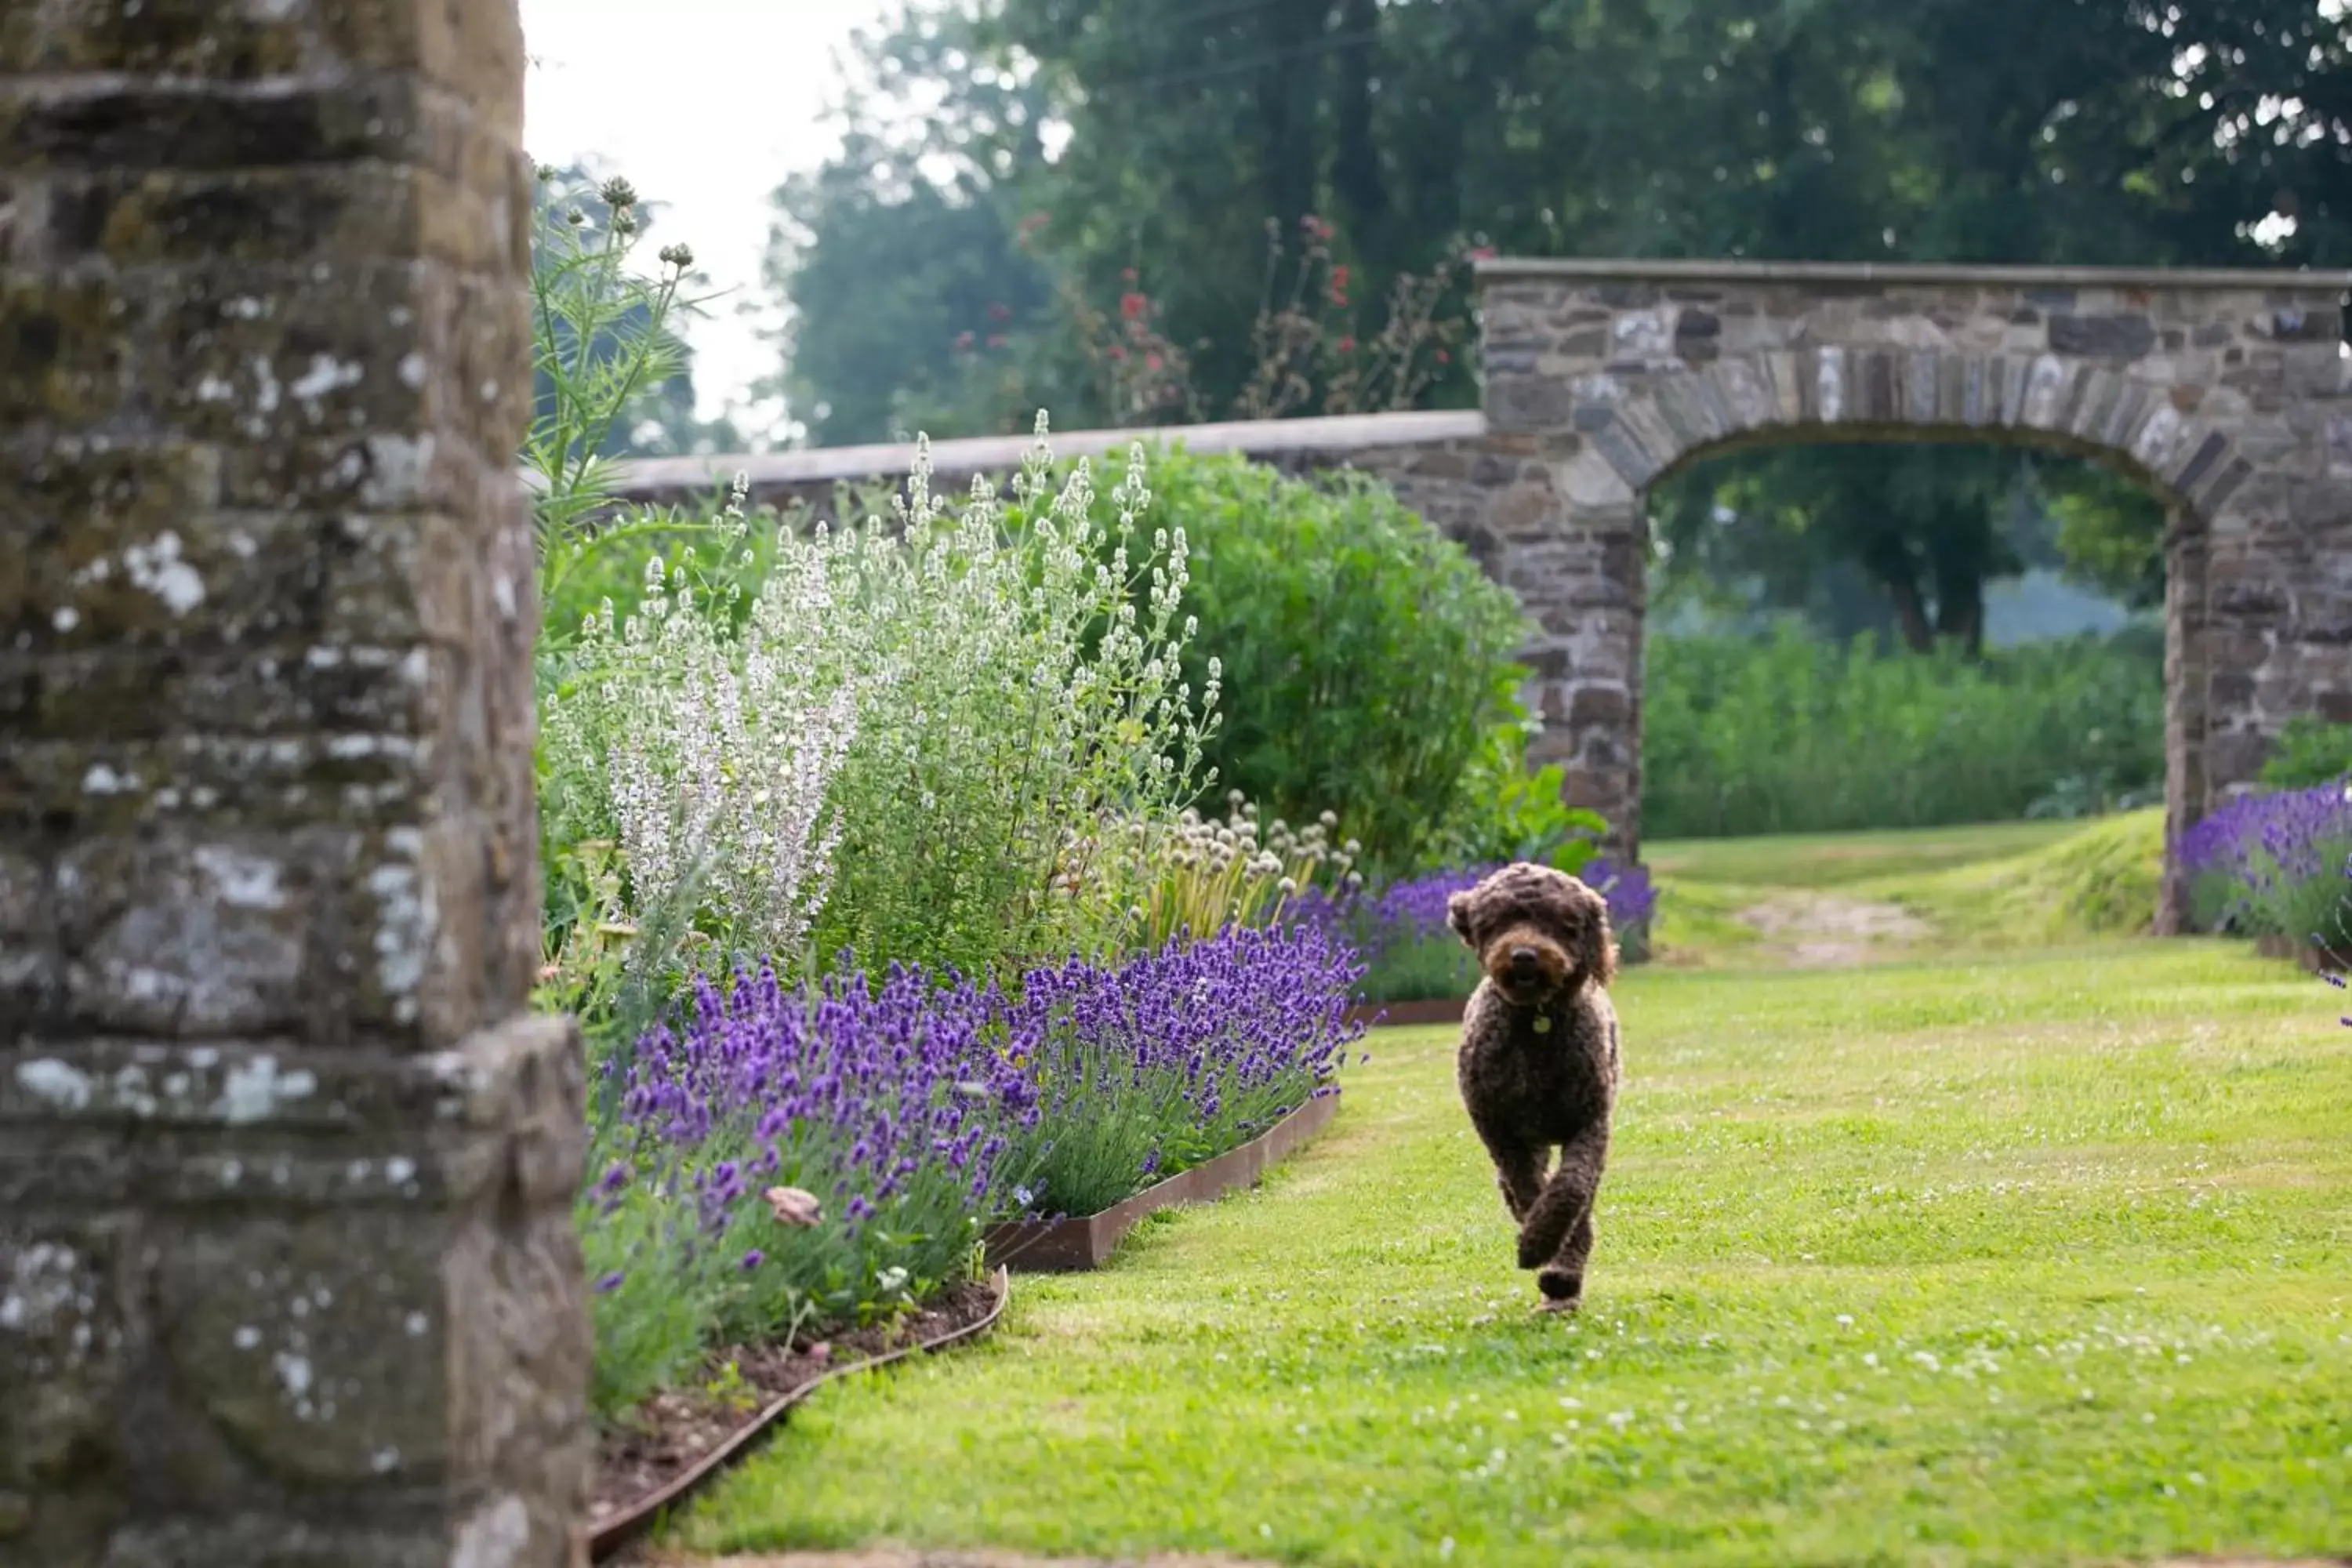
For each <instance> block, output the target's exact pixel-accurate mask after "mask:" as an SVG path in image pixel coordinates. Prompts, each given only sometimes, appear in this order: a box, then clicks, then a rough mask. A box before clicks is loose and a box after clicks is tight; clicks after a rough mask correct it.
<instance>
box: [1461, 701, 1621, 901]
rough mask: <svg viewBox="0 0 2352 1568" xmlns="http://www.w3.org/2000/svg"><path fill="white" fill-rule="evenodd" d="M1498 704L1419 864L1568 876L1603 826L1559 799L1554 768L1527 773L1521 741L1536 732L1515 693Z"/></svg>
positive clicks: (1596, 816) (1562, 780)
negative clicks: (1531, 866)
mask: <svg viewBox="0 0 2352 1568" xmlns="http://www.w3.org/2000/svg"><path fill="white" fill-rule="evenodd" d="M1501 706H1502V710H1503V713H1502V717H1501V718H1499V719H1498V720H1497V721H1496V723H1495V724H1494V725H1493V726H1492V727H1491V728H1490V729H1488V731H1486V738H1485V740H1484V742H1482V743H1481V745H1480V747H1479V749H1478V751H1477V752H1475V753H1474V754H1473V756H1472V757H1471V759H1470V763H1469V765H1468V766H1467V767H1465V769H1464V770H1463V772H1462V782H1461V784H1460V785H1459V787H1458V788H1457V789H1456V790H1455V792H1454V804H1453V806H1452V808H1451V809H1450V810H1448V812H1447V813H1446V814H1445V816H1444V817H1443V818H1442V819H1440V821H1439V823H1438V825H1437V826H1436V828H1435V830H1434V831H1433V832H1432V833H1431V835H1430V837H1429V843H1428V846H1427V860H1428V861H1429V862H1431V863H1433V864H1436V865H1441V866H1475V865H1480V864H1485V863H1490V862H1491V863H1494V864H1498V865H1499V864H1503V863H1506V862H1508V861H1512V860H1533V861H1538V862H1540V863H1541V864H1543V865H1547V866H1557V867H1558V868H1559V869H1561V870H1563V871H1570V872H1573V871H1575V870H1576V869H1577V868H1578V866H1580V865H1581V864H1582V859H1581V857H1582V856H1583V855H1586V854H1590V853H1591V847H1590V840H1591V839H1595V838H1598V837H1600V836H1601V835H1602V834H1603V833H1605V832H1607V831H1608V827H1609V825H1608V823H1607V822H1605V821H1604V820H1603V819H1602V818H1601V815H1600V813H1598V812H1595V811H1591V810H1587V809H1585V808H1583V807H1580V806H1571V805H1568V804H1567V803H1566V802H1565V801H1564V800H1563V799H1562V795H1563V794H1564V792H1565V789H1566V786H1567V782H1568V781H1567V770H1566V769H1565V768H1563V767H1562V766H1561V765H1560V764H1559V763H1546V764H1545V765H1544V766H1543V767H1541V768H1537V769H1532V770H1530V769H1529V768H1528V763H1527V743H1528V740H1529V739H1530V738H1531V737H1532V736H1534V735H1535V734H1537V733H1538V732H1539V731H1540V730H1541V728H1542V726H1541V725H1539V724H1538V723H1537V722H1536V721H1533V720H1532V719H1530V718H1529V717H1528V712H1527V710H1526V708H1525V707H1524V706H1522V705H1521V703H1520V701H1519V700H1518V698H1517V695H1516V694H1515V695H1512V696H1511V697H1509V698H1508V699H1507V700H1506V701H1505V702H1504V703H1503V704H1502V705H1501ZM1580 846H1582V847H1581V848H1580Z"/></svg>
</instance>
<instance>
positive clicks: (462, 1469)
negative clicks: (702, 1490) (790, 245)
mask: <svg viewBox="0 0 2352 1568" xmlns="http://www.w3.org/2000/svg"><path fill="white" fill-rule="evenodd" d="M522 70H523V58H522V39H521V37H520V27H519V24H518V19H517V13H516V7H515V4H514V0H147V3H146V4H144V5H130V4H124V3H123V0H43V3H42V4H39V5H25V4H14V3H12V4H9V5H6V6H5V11H0V363H5V371H0V1391H5V1392H4V1393H0V1563H6V1564H18V1563H23V1564H35V1563H37V1564H42V1565H44V1568H70V1565H78V1564H84V1563H93V1564H94V1563H105V1564H107V1565H108V1568H167V1565H169V1568H183V1565H196V1564H205V1565H209V1564H215V1563H217V1564H224V1565H226V1564H239V1565H245V1564H252V1565H256V1568H258V1565H262V1564H268V1565H270V1568H310V1565H313V1564H315V1565H317V1568H327V1565H330V1564H333V1565H336V1568H346V1565H351V1568H395V1565H397V1568H411V1565H415V1568H425V1565H428V1564H431V1565H442V1564H458V1563H465V1564H472V1565H481V1568H488V1565H490V1564H498V1565H500V1568H520V1565H523V1564H555V1563H562V1562H564V1561H565V1560H566V1559H567V1556H568V1555H569V1548H568V1544H567V1537H568V1534H569V1527H570V1525H571V1522H572V1519H573V1518H574V1516H575V1514H576V1511H577V1506H578V1502H579V1499H580V1493H581V1489H582V1487H583V1482H584V1479H585V1471H586V1464H587V1458H588V1447H587V1445H588V1436H589V1435H588V1428H587V1423H586V1417H585V1411H584V1394H585V1389H586V1380H587V1371H588V1365H587V1363H588V1354H589V1345H588V1336H587V1330H586V1317H585V1312H584V1310H583V1285H582V1280H581V1258H580V1252H579V1247H578V1242H577V1239H576V1237H574V1235H573V1233H572V1224H571V1200H572V1194H573V1193H574V1192H575V1191H576V1189H577V1185H578V1180H579V1173H580V1164H581V1160H582V1149H583V1125H582V1120H581V1115H582V1112H581V1102H582V1076H583V1074H582V1067H581V1059H580V1050H579V1045H578V1040H577V1037H576V1035H575V1034H574V1032H573V1031H572V1028H571V1026H569V1025H568V1024H566V1023H563V1022H560V1021H554V1020H541V1019H534V1018H532V1017H530V1016H529V1015H528V1014H527V1012H526V1003H527V998H528V994H529V989H530V982H531V975H532V971H533V968H534V966H535V964H536V963H537V960H538V953H539V941H538V931H539V913H540V910H539V896H540V895H539V885H538V879H537V869H536V866H537V861H536V854H535V843H536V830H535V822H534V804H533V798H532V782H531V766H530V751H531V741H532V706H531V681H530V647H531V641H532V638H533V636H534V635H535V632H536V626H537V616H538V611H537V604H536V593H535V582H536V576H535V572H534V563H533V554H532V545H531V534H530V520H529V514H528V511H527V509H526V506H525V503H524V500H523V496H522V494H521V491H520V486H519V484H518V482H517V479H516V478H515V475H514V468H513V457H514V452H515V449H516V446H517V442H518V438H519V437H520V433H521V431H522V428H523V424H524V421H525V419H526V417H527V412H528V400H529V397H530V372H529V363H528V349H527V345H528V336H529V316H528V310H527V306H526V296H525V292H524V289H523V282H524V279H525V276H526V269H527V268H528V264H529V258H528V233H529V228H528V225H529V211H530V174H529V169H528V166H527V165H526V163H525V162H524V160H523V158H522V156H521V153H520V133H521V108H522Z"/></svg>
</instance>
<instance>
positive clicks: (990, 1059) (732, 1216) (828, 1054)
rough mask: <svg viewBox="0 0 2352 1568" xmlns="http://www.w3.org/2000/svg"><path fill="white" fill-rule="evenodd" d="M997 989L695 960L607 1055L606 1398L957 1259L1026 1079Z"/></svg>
mask: <svg viewBox="0 0 2352 1568" xmlns="http://www.w3.org/2000/svg"><path fill="white" fill-rule="evenodd" d="M1005 1014H1006V1008H1005V1005H1004V1001H1003V997H1002V996H1001V995H1000V994H998V993H997V992H996V991H995V990H994V989H993V988H992V987H986V986H981V985H975V984H970V983H965V982H960V981H957V980H956V979H954V978H953V977H952V976H950V977H949V978H948V980H947V982H946V983H945V984H939V983H935V982H934V980H933V979H932V978H931V977H930V976H929V975H927V974H926V973H924V972H922V971H921V970H919V969H906V968H899V967H898V966H896V965H893V966H892V967H891V968H890V969H889V970H888V971H887V973H885V975H884V976H883V977H882V979H881V980H880V981H879V983H878V984H868V983H867V981H866V979H865V977H864V976H863V975H862V974H860V973H858V972H857V970H856V965H855V964H854V963H850V964H845V965H843V966H841V967H840V969H839V970H838V971H837V972H836V973H835V974H834V975H833V976H831V977H830V978H828V979H827V980H825V981H824V982H822V983H820V984H814V985H809V984H803V985H801V986H796V987H790V988H788V987H786V986H785V985H784V984H783V983H782V980H781V979H780V977H779V976H778V974H777V973H776V971H775V970H774V969H773V968H772V967H762V968H761V969H760V970H758V971H757V972H755V973H739V974H738V975H737V976H736V978H735V979H734V981H733V983H732V984H730V985H728V986H726V987H725V988H723V989H722V988H721V987H720V986H718V985H714V984H711V983H710V982H709V980H707V979H705V980H698V982H697V983H696V984H695V985H694V987H693V990H692V993H691V1000H690V1004H689V1005H688V1006H687V1007H685V1008H684V1009H682V1010H681V1014H680V1016H678V1017H677V1019H676V1020H674V1021H673V1022H672V1023H669V1024H667V1025H663V1026H658V1027H656V1028H655V1029H653V1030H652V1031H650V1032H649V1033H648V1034H647V1035H646V1037H644V1038H642V1039H640V1040H639V1041H637V1042H636V1046H635V1050H633V1051H631V1052H629V1053H627V1054H626V1055H625V1057H615V1058H611V1059H610V1060H608V1062H607V1064H606V1067H605V1069H604V1070H605V1071H606V1073H607V1074H608V1075H609V1076H610V1077H611V1078H613V1079H614V1080H615V1084H614V1087H615V1089H617V1092H616V1093H615V1094H614V1096H613V1097H612V1098H613V1099H614V1101H615V1102H616V1104H617V1107H618V1114H617V1116H616V1117H614V1119H613V1120H612V1121H610V1122H609V1123H608V1124H607V1125H606V1127H605V1128H604V1130H603V1132H602V1136H601V1137H600V1139H599V1144H600V1147H599V1150H598V1158H599V1162H600V1164H601V1165H602V1167H603V1174H602V1175H601V1177H600V1178H599V1179H598V1181H597V1182H596V1183H595V1184H594V1185H593V1187H592V1188H591V1189H590V1190H589V1191H588V1192H587V1193H586V1194H583V1199H582V1210H583V1212H582V1215H581V1234H582V1236H583V1242H584V1246H585V1248H586V1251H587V1254H588V1258H589V1265H590V1278H591V1279H592V1280H593V1282H594V1286H595V1296H594V1300H593V1313H594V1319H595V1331H596V1345H597V1355H596V1362H597V1372H596V1397H597V1407H598V1409H599V1410H600V1411H601V1412H603V1413H604V1414H606V1415H612V1414H614V1413H616V1412H618V1411H620V1410H623V1409H625V1408H626V1407H627V1406H628V1405H632V1404H634V1403H635V1401H636V1400H638V1399H640V1398H642V1397H643V1396H644V1395H645V1394H646V1393H648V1392H650V1391H651V1390H652V1389H654V1388H656V1387H659V1386H662V1385H663V1384H667V1383H669V1382H671V1381H674V1380H675V1379H676V1378H677V1376H678V1375H679V1374H680V1373H683V1372H684V1371H686V1370H687V1369H688V1368H689V1367H690V1366H691V1365H692V1364H693V1363H695V1361H696V1360H697V1359H698V1357H699V1356H700V1355H701V1354H702V1353H704V1352H707V1351H708V1350H709V1348H710V1347H711V1346H713V1345H717V1344H724V1343H728V1342H735V1341H740V1340H744V1339H757V1338H768V1337H773V1336H775V1335H777V1334H778V1333H780V1332H782V1331H786V1330H788V1329H790V1328H791V1327H792V1326H793V1325H794V1324H796V1323H798V1322H801V1321H807V1320H810V1319H815V1320H819V1321H826V1322H841V1321H855V1320H856V1318H857V1317H858V1316H859V1315H860V1313H861V1311H866V1312H871V1311H872V1310H875V1309H877V1308H880V1309H883V1310H887V1309H889V1308H891V1307H894V1306H897V1305H900V1304H903V1303H905V1302H907V1301H909V1300H914V1299H917V1298H918V1297H920V1296H922V1295H925V1294H929V1293H930V1292H932V1291H934V1290H936V1289H938V1288H939V1287H940V1286H941V1285H943V1284H946V1283H949V1282H951V1281H953V1280H954V1279H958V1278H961V1276H962V1274H963V1273H964V1272H965V1270H966V1268H967V1267H968V1265H969V1262H970V1254H971V1249H972V1247H973V1244H974V1242H975V1240H976V1239H977V1237H978V1235H979V1230H980V1226H981V1223H982V1216H983V1215H986V1214H989V1213H991V1212H992V1210H993V1208H994V1207H995V1206H996V1205H997V1193H998V1188H999V1186H1000V1185H1001V1184H1008V1183H1006V1182H1005V1181H1004V1178H1005V1177H1006V1176H1007V1175H1008V1174H1010V1173H1016V1172H1017V1169H1018V1167H1017V1165H1012V1164H1008V1163H1006V1156H1007V1152H1008V1148H1009V1143H1008V1139H1009V1138H1010V1137H1011V1136H1012V1135H1013V1134H1016V1133H1020V1132H1022V1131H1024V1130H1026V1129H1030V1128H1034V1125H1035V1123H1036V1120H1037V1095H1036V1089H1035V1088H1034V1083H1033V1080H1032V1078H1031V1077H1030V1075H1028V1074H1027V1073H1025V1072H1024V1070H1022V1068H1020V1067H1019V1066H1017V1065H1016V1061H1017V1059H1018V1057H1019V1055H1020V1052H1019V1048H1018V1044H1017V1041H1016V1042H1015V1043H1014V1045H1013V1048H1012V1049H1010V1050H1007V1049H1001V1048H999V1047H1000V1046H1001V1045H1003V1043H1004V1041H1005V1039H1006V1032H1005V1029H1004V1025H1003V1020H1004V1018H1005Z"/></svg>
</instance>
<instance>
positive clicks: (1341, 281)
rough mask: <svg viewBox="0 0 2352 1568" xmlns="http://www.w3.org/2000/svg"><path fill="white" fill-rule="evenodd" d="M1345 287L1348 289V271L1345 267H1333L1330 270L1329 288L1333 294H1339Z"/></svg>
mask: <svg viewBox="0 0 2352 1568" xmlns="http://www.w3.org/2000/svg"><path fill="white" fill-rule="evenodd" d="M1347 287H1348V269H1347V268H1345V267H1334V268H1331V288H1332V290H1333V291H1334V292H1339V291H1343V290H1345V289H1346V288H1347Z"/></svg>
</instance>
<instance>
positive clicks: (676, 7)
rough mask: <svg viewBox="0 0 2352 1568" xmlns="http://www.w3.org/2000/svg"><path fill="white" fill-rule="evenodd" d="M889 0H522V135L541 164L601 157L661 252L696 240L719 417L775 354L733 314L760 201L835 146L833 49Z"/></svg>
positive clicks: (707, 375)
mask: <svg viewBox="0 0 2352 1568" xmlns="http://www.w3.org/2000/svg"><path fill="white" fill-rule="evenodd" d="M887 9H888V5H887V0H522V21H523V32H524V39H525V43H526V46H527V47H528V48H529V50H530V54H531V56H532V57H533V58H534V60H535V61H536V63H535V64H534V65H533V66H532V68H531V70H530V78H529V85H528V87H527V89H526V92H527V96H526V98H525V100H524V103H525V110H524V112H525V130H524V139H525V141H526V142H528V143H529V146H530V155H531V156H532V157H533V158H536V159H538V160H539V161H540V162H541V163H572V162H573V161H575V160H577V159H580V158H582V157H583V156H584V155H588V154H598V155H601V156H603V157H604V158H606V159H608V160H610V162H611V165H612V171H613V172H614V173H616V174H625V175H627V176H628V178H629V181H630V183H631V184H635V186H636V187H637V190H638V192H639V193H640V194H641V195H644V196H645V197H646V199H647V200H648V201H655V202H665V203H667V204H669V207H668V210H667V211H666V212H664V213H662V214H661V215H660V216H659V228H658V231H657V232H658V233H659V235H660V237H661V239H662V241H663V243H665V244H667V243H671V242H673V241H683V242H685V243H686V244H688V245H690V246H692V247H694V254H695V260H696V263H697V265H698V267H699V268H701V269H702V270H704V271H706V272H708V273H709V275H710V279H711V281H712V283H713V284H714V285H715V286H716V287H718V288H720V289H734V290H737V292H736V293H734V294H731V295H730V296H729V297H728V298H726V299H723V300H717V301H714V302H713V303H712V304H711V306H710V307H709V310H710V319H709V320H707V321H697V322H694V323H692V324H691V325H690V326H689V327H688V340H689V341H690V342H692V343H693V345H694V348H695V391H696V394H697V395H698V401H699V402H700V404H701V409H702V412H703V413H704V414H705V415H706V416H708V415H712V414H716V413H718V412H719V411H720V410H721V409H722V408H723V407H724V406H725V405H727V404H728V403H729V402H730V400H732V399H734V398H735V397H737V396H739V395H740V394H741V391H742V389H743V387H744V385H745V384H747V383H748V382H749V381H750V380H751V378H752V377H754V376H757V375H759V374H762V373H764V372H766V371H768V370H771V369H772V368H773V365H772V360H771V358H770V353H771V351H769V350H768V349H767V348H765V347H764V346H763V345H762V344H761V343H760V342H758V340H757V339H756V338H754V337H753V336H752V329H751V324H750V323H748V322H745V321H740V320H738V319H737V318H736V316H735V307H736V305H737V304H738V303H739V302H740V301H741V300H744V299H745V298H746V297H748V296H751V294H752V293H753V291H754V289H755V288H756V285H757V284H758V281H759V262H760V252H761V247H763V246H764V245H765V243H766V240H767V234H768V202H767V197H768V193H769V192H770V191H772V190H773V189H774V188H775V187H776V185H777V184H780V183H781V182H782V180H783V178H784V176H785V175H786V174H791V173H793V172H794V171H796V170H801V169H806V168H812V167H814V166H815V165H816V164H818V163H822V162H823V161H824V158H825V156H826V154H827V153H831V152H832V151H833V150H834V148H835V145H836V144H837V138H836V136H835V131H834V127H833V124H832V122H831V121H830V120H829V119H828V118H827V115H826V111H827V110H828V109H829V108H831V107H832V105H833V104H834V103H835V90H834V89H835V79H836V74H837V73H836V71H835V63H834V57H835V50H836V49H839V48H842V47H845V46H846V45H847V44H848V42H849V36H850V33H851V31H852V30H853V29H854V28H856V27H858V26H864V25H870V24H873V23H876V22H878V21H879V20H880V19H881V18H882V16H883V15H884V14H885V12H886V10H887Z"/></svg>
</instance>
